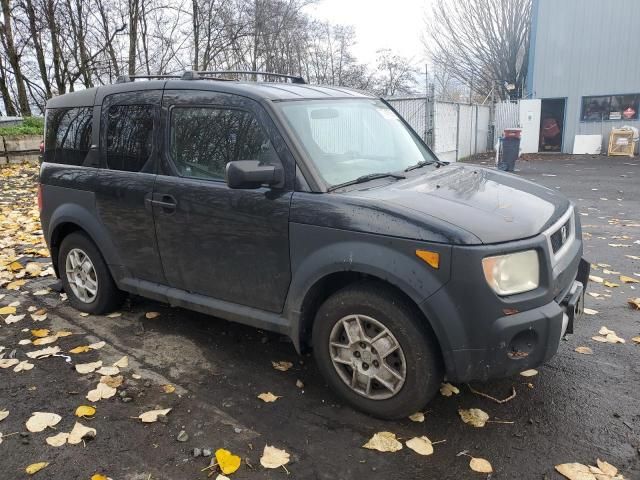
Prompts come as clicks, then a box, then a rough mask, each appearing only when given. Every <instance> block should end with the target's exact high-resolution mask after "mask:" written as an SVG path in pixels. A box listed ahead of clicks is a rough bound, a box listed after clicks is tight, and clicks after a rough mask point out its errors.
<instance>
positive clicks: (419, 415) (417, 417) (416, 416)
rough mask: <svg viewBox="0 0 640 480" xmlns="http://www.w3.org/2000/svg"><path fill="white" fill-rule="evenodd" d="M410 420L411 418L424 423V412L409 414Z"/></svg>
mask: <svg viewBox="0 0 640 480" xmlns="http://www.w3.org/2000/svg"><path fill="white" fill-rule="evenodd" d="M409 420H411V421H412V422H418V423H422V422H424V413H422V412H416V413H414V414H413V415H409Z"/></svg>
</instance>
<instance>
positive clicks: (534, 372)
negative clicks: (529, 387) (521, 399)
mask: <svg viewBox="0 0 640 480" xmlns="http://www.w3.org/2000/svg"><path fill="white" fill-rule="evenodd" d="M537 374H538V371H537V370H536V369H534V368H531V369H529V370H525V371H524V372H520V375H522V376H523V377H534V376H536V375H537Z"/></svg>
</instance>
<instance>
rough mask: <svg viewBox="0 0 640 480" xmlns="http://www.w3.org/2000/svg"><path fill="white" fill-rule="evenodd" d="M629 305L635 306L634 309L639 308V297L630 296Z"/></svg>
mask: <svg viewBox="0 0 640 480" xmlns="http://www.w3.org/2000/svg"><path fill="white" fill-rule="evenodd" d="M628 303H629V306H630V307H631V308H635V309H636V310H640V297H638V298H630V299H629V300H628Z"/></svg>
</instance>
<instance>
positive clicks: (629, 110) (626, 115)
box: [622, 107, 636, 120]
mask: <svg viewBox="0 0 640 480" xmlns="http://www.w3.org/2000/svg"><path fill="white" fill-rule="evenodd" d="M622 116H623V117H624V118H626V119H627V120H629V119H630V118H633V117H635V116H636V111H635V110H634V109H633V108H631V107H629V108H625V110H624V112H622Z"/></svg>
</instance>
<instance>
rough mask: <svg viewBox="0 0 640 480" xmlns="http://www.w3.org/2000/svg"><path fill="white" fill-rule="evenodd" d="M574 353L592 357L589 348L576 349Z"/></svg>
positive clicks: (591, 351)
mask: <svg viewBox="0 0 640 480" xmlns="http://www.w3.org/2000/svg"><path fill="white" fill-rule="evenodd" d="M576 352H578V353H582V354H583V355H593V350H591V349H590V348H589V347H576Z"/></svg>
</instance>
